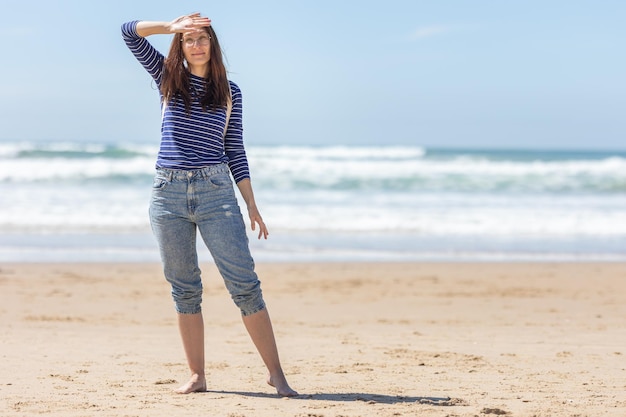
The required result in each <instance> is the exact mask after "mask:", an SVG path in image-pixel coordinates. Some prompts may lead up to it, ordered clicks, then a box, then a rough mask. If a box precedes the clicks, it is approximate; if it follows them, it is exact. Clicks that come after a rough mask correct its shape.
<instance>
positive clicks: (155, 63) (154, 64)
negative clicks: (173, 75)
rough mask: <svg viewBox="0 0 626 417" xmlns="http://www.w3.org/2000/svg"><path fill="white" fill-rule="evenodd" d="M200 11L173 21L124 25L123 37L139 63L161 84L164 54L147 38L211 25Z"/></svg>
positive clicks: (137, 22) (140, 22)
mask: <svg viewBox="0 0 626 417" xmlns="http://www.w3.org/2000/svg"><path fill="white" fill-rule="evenodd" d="M210 25H211V21H210V20H209V19H208V18H206V17H201V16H200V13H195V14H192V15H188V16H181V17H179V18H177V19H174V20H173V21H171V22H150V21H136V20H135V21H132V22H126V23H124V24H123V25H122V38H124V42H125V43H126V45H127V46H128V49H130V51H131V52H132V53H133V55H134V56H135V58H137V60H138V61H139V63H140V64H141V65H142V66H143V67H144V68H145V69H146V71H148V73H149V74H150V75H151V76H152V78H153V79H154V80H155V81H156V82H157V85H160V82H161V75H162V69H163V60H164V56H163V54H161V53H160V52H159V51H157V50H156V48H154V47H153V46H152V45H150V43H149V42H148V41H147V40H146V39H145V38H146V37H147V36H150V35H158V34H163V35H167V34H172V33H178V32H181V33H184V32H189V31H193V30H197V29H199V28H201V27H205V26H210Z"/></svg>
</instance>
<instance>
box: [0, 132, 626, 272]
mask: <svg viewBox="0 0 626 417" xmlns="http://www.w3.org/2000/svg"><path fill="white" fill-rule="evenodd" d="M247 151H248V159H249V163H250V169H251V174H252V183H253V187H254V191H255V195H256V200H257V205H258V206H259V208H260V211H261V214H262V215H263V218H264V220H265V222H266V223H267V225H268V227H269V230H270V237H269V239H268V240H267V241H265V240H261V241H259V240H257V239H256V235H255V234H254V233H253V232H250V234H249V239H250V243H251V249H252V252H253V256H254V257H255V259H256V260H258V261H300V260H314V261H316V260H320V261H350V260H374V261H414V260H418V261H419V260H422V261H429V260H435V261H438V260H442V261H471V260H496V261H497V260H570V261H571V260H616V261H624V260H626V152H625V151H621V152H619V151H559V150H553V151H545V150H495V149H483V150H477V149H436V148H427V147H420V146H361V147H357V146H354V147H345V146H325V147H313V146H249V147H248V149H247ZM156 153H157V146H156V145H146V144H132V143H128V144H105V143H82V142H81V143H65V142H46V143H44V142H36V143H27V142H18V141H15V142H10V141H5V142H0V261H4V262H7V261H28V262H39V261H103V262H107V261H156V260H158V259H159V258H158V250H157V248H156V243H155V241H154V238H153V237H152V234H151V231H150V224H149V219H148V204H149V199H150V192H151V185H152V177H153V175H154V163H155V160H156ZM240 204H241V205H242V209H243V212H244V217H246V220H247V216H246V215H245V214H246V211H245V204H244V203H243V201H242V200H240ZM199 248H200V257H201V259H202V260H210V256H209V255H208V253H207V251H206V250H203V249H202V246H199Z"/></svg>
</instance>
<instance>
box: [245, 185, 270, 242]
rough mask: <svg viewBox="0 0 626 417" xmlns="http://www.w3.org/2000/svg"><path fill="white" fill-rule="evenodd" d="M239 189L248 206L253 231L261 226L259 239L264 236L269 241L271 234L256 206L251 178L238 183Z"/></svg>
mask: <svg viewBox="0 0 626 417" xmlns="http://www.w3.org/2000/svg"><path fill="white" fill-rule="evenodd" d="M237 187H238V188H239V192H241V196H242V197H243V199H244V201H245V202H246V206H248V216H250V224H251V226H252V230H256V225H257V224H258V225H259V239H261V236H263V237H264V238H265V239H267V235H269V232H268V230H267V226H266V225H265V222H263V218H262V217H261V213H259V209H258V208H257V206H256V201H254V192H253V191H252V183H251V182H250V178H244V179H243V180H241V181H239V182H238V183H237Z"/></svg>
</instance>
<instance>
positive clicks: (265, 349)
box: [242, 308, 298, 397]
mask: <svg viewBox="0 0 626 417" xmlns="http://www.w3.org/2000/svg"><path fill="white" fill-rule="evenodd" d="M242 319H243V323H244V325H245V326H246V330H248V334H249V335H250V338H251V339H252V342H253V343H254V345H255V346H256V348H257V350H258V351H259V354H260V355H261V358H262V359H263V362H264V363H265V366H267V369H268V371H269V377H268V378H267V383H268V384H270V385H271V386H273V387H275V388H276V391H277V392H278V394H279V395H281V396H283V397H292V396H295V395H298V393H297V392H296V391H295V390H293V389H291V387H290V386H289V384H288V383H287V379H286V378H285V374H284V373H283V369H282V367H281V366H280V359H279V358H278V349H277V348H276V340H275V339H274V330H273V329H272V322H271V320H270V315H269V313H268V312H267V308H264V309H263V310H261V311H259V312H257V313H254V314H251V315H249V316H242Z"/></svg>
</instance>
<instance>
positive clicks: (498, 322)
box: [0, 263, 626, 417]
mask: <svg viewBox="0 0 626 417" xmlns="http://www.w3.org/2000/svg"><path fill="white" fill-rule="evenodd" d="M257 271H258V272H259V275H260V277H261V280H262V282H263V288H264V292H265V298H266V301H267V303H268V306H269V311H270V314H271V316H272V319H273V323H274V328H275V332H276V337H277V340H278V346H279V350H280V353H281V359H282V362H283V367H284V369H285V372H286V373H287V374H288V378H289V381H290V383H291V385H292V386H293V387H294V388H295V389H297V390H298V391H299V392H300V393H301V395H300V396H299V397H297V398H290V399H285V398H278V397H277V396H276V395H275V394H274V391H273V389H272V388H271V387H269V386H268V385H266V384H265V382H264V381H265V369H264V367H263V365H262V363H261V360H260V358H259V356H258V354H257V353H256V351H255V349H254V347H253V346H252V343H251V341H250V340H249V338H248V335H247V334H246V333H245V330H244V327H243V325H242V323H241V319H240V316H239V311H238V310H237V308H236V307H235V306H234V305H233V304H232V302H231V300H230V298H229V296H228V294H227V293H226V292H225V290H224V288H223V284H222V282H221V279H220V278H219V276H218V274H217V272H216V270H215V268H214V266H213V265H211V264H207V265H203V277H204V283H205V301H204V304H203V306H204V317H205V322H206V335H207V336H206V351H207V370H208V382H209V392H207V393H201V394H191V395H177V394H174V393H173V392H172V391H173V390H174V389H175V388H177V387H178V386H179V385H180V384H182V383H183V382H185V381H186V379H187V377H188V373H187V368H186V365H185V360H184V355H183V351H182V346H181V343H180V340H179V336H178V330H177V327H176V317H175V313H174V310H173V305H172V302H171V299H170V296H169V287H168V284H167V283H165V282H164V280H163V278H162V273H161V269H160V266H159V265H158V264H116V263H110V264H2V265H0V323H1V324H0V325H1V328H2V342H1V344H0V359H1V362H0V416H33V415H39V414H44V415H51V416H152V417H154V416H157V417H158V416H168V417H169V416H191V415H194V416H196V415H198V416H200V415H202V416H228V417H244V416H245V417H250V416H257V417H258V416H260V417H270V416H271V417H276V416H298V417H305V416H306V417H340V416H341V417H356V416H377V417H387V416H389V417H391V416H449V417H452V416H490V415H510V416H594V417H595V416H626V265H625V264H621V263H595V264H594V263H537V264H527V263H447V264H446V263H425V264H421V263H414V264H402V263H328V264H322V263H294V264H288V263H276V264H261V265H259V266H258V268H257Z"/></svg>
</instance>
